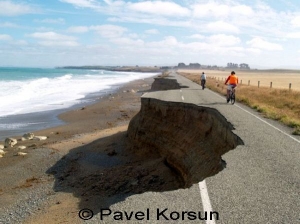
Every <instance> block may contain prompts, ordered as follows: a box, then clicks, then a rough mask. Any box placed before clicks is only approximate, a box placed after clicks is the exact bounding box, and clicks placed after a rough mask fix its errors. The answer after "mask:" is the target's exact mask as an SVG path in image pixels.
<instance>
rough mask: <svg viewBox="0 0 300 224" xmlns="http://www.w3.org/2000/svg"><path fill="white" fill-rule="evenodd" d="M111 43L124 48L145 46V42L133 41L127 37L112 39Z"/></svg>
mask: <svg viewBox="0 0 300 224" xmlns="http://www.w3.org/2000/svg"><path fill="white" fill-rule="evenodd" d="M111 42H112V43H114V44H118V45H121V46H123V47H132V46H134V47H136V46H142V45H144V41H143V40H140V39H137V40H134V39H131V38H127V37H118V38H113V39H111Z"/></svg>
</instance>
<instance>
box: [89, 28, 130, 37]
mask: <svg viewBox="0 0 300 224" xmlns="http://www.w3.org/2000/svg"><path fill="white" fill-rule="evenodd" d="M90 30H94V31H96V32H97V33H99V34H100V35H101V36H102V37H105V38H116V37H120V36H122V35H123V33H124V32H126V31H127V29H126V28H124V27H121V26H115V25H101V26H91V27H90Z"/></svg>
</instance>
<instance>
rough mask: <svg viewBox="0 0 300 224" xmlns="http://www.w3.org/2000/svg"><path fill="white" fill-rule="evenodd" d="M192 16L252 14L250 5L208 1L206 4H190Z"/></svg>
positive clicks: (209, 16)
mask: <svg viewBox="0 0 300 224" xmlns="http://www.w3.org/2000/svg"><path fill="white" fill-rule="evenodd" d="M192 8H193V16H194V17H196V18H202V17H207V18H211V17H216V18H220V17H221V18H227V17H231V16H237V15H238V16H250V15H252V14H253V10H252V8H251V7H249V6H246V5H238V4H235V5H228V4H227V5H225V4H219V3H217V2H208V3H206V4H195V5H193V6H192Z"/></svg>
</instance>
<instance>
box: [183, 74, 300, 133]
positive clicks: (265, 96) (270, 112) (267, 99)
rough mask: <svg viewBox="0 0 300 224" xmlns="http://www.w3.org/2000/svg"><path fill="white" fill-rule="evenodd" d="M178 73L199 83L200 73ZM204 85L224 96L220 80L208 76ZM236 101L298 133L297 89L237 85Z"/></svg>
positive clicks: (298, 101) (299, 129)
mask: <svg viewBox="0 0 300 224" xmlns="http://www.w3.org/2000/svg"><path fill="white" fill-rule="evenodd" d="M180 74H181V75H183V76H185V77H186V78H188V79H190V80H192V81H194V82H196V83H198V84H200V73H199V74H191V73H180ZM206 86H207V87H208V88H209V89H211V90H213V91H215V92H218V93H221V94H222V95H224V96H226V86H225V85H224V83H223V82H222V81H218V80H216V79H213V78H209V77H208V79H207V81H206ZM236 101H238V102H240V103H242V104H245V105H247V106H249V107H251V108H253V109H255V110H256V111H258V112H260V113H261V114H262V115H263V116H264V117H266V118H270V119H273V120H276V121H280V122H281V123H283V124H285V125H287V126H288V127H291V128H293V129H294V130H293V132H292V134H293V135H300V92H299V91H293V90H281V89H271V88H267V87H260V88H258V87H255V86H248V85H239V86H238V88H237V89H236Z"/></svg>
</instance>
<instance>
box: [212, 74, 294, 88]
mask: <svg viewBox="0 0 300 224" xmlns="http://www.w3.org/2000/svg"><path fill="white" fill-rule="evenodd" d="M209 78H212V79H215V80H216V81H221V82H225V80H226V78H221V77H215V76H209ZM299 78H300V77H299ZM239 85H248V86H257V87H258V88H259V87H269V88H271V89H272V88H273V82H272V81H271V82H269V85H266V82H264V85H261V82H260V81H257V82H256V81H252V82H251V80H246V81H245V79H244V81H243V79H240V81H239ZM276 89H289V90H292V83H288V84H287V86H286V87H283V88H282V85H281V87H276ZM298 89H299V88H298Z"/></svg>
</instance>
